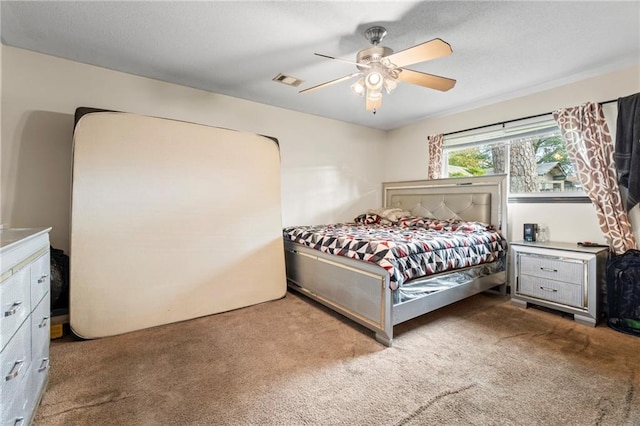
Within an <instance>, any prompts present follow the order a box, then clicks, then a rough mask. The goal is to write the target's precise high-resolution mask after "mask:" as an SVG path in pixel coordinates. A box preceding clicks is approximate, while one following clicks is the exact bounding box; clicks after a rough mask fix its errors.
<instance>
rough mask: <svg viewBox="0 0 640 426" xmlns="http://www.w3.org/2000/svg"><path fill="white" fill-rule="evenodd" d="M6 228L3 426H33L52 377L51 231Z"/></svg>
mask: <svg viewBox="0 0 640 426" xmlns="http://www.w3.org/2000/svg"><path fill="white" fill-rule="evenodd" d="M50 229H51V228H38V229H27V228H20V229H1V230H0V267H1V272H0V278H1V279H0V308H1V311H0V347H1V348H2V349H1V350H2V351H1V352H0V374H1V375H0V380H1V385H0V415H1V419H0V420H1V423H0V424H1V425H2V426H5V425H11V426H17V425H28V424H30V423H31V420H32V419H33V416H34V413H35V410H36V408H37V406H38V404H39V403H40V398H41V397H42V394H43V392H44V389H45V387H46V384H47V378H48V375H49V328H50V321H49V316H50V311H51V308H50V302H49V298H50V295H49V272H50V261H49V230H50Z"/></svg>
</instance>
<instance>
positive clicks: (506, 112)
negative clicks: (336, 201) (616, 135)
mask: <svg viewBox="0 0 640 426" xmlns="http://www.w3.org/2000/svg"><path fill="white" fill-rule="evenodd" d="M454 90H455V89H454ZM639 91H640V67H639V66H633V67H629V68H626V69H623V70H619V71H615V72H609V73H606V74H603V75H600V76H598V77H591V78H588V79H585V80H581V81H578V82H574V83H571V84H567V85H564V86H562V87H558V88H555V89H549V90H544V91H541V92H538V93H535V94H531V95H528V96H523V97H520V98H516V99H512V100H509V101H504V102H500V103H496V104H493V105H488V106H485V107H481V108H476V109H473V110H469V111H465V112H460V113H457V114H450V115H447V116H442V117H435V118H431V119H426V120H423V121H421V122H419V123H416V124H413V125H410V126H406V127H403V128H400V129H396V130H394V131H391V132H389V142H388V143H387V144H386V145H385V149H384V158H386V159H387V163H388V164H400V165H402V166H401V167H392V168H387V169H386V175H385V180H388V181H394V180H410V179H424V178H425V177H426V173H427V163H428V154H427V147H426V137H427V135H430V134H435V133H447V132H453V131H456V130H464V129H468V128H472V127H476V126H482V125H486V124H493V123H496V122H500V121H506V120H512V119H518V118H522V117H527V116H530V115H536V114H543V113H547V112H551V111H553V110H555V109H558V108H563V107H569V106H575V105H579V104H582V103H584V102H587V101H594V102H603V101H607V100H611V99H617V98H618V97H621V96H627V95H631V94H633V93H636V92H639ZM608 111H609V113H608V114H607V115H608V121H609V123H610V124H613V123H615V119H613V120H612V119H611V118H612V115H613V116H615V111H614V112H611V106H609V107H607V108H606V109H605V112H608ZM612 127H614V126H613V125H612ZM611 131H612V132H614V131H615V129H614V128H612V129H611ZM409 152H413V153H415V155H406V154H407V153H409ZM523 223H540V224H543V225H546V226H547V227H548V229H549V235H550V238H551V239H554V240H558V241H569V242H573V241H576V242H577V241H597V242H604V241H605V240H604V237H603V235H602V232H601V231H600V228H599V226H598V222H597V219H596V214H595V209H594V208H593V206H592V205H591V204H510V205H509V232H508V234H509V235H508V238H509V240H514V239H522V224H523ZM637 233H638V232H637V231H636V234H637Z"/></svg>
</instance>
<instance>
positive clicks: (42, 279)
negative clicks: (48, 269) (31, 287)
mask: <svg viewBox="0 0 640 426" xmlns="http://www.w3.org/2000/svg"><path fill="white" fill-rule="evenodd" d="M48 276H49V274H42V276H41V277H40V278H38V284H42V283H43V282H45V281H46V279H47V277H48Z"/></svg>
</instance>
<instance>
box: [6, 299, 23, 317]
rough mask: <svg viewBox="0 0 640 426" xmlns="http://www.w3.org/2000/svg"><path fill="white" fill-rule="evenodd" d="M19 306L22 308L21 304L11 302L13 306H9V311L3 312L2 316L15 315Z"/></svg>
mask: <svg viewBox="0 0 640 426" xmlns="http://www.w3.org/2000/svg"><path fill="white" fill-rule="evenodd" d="M21 306H22V302H13V305H11V309H9V310H8V311H5V313H4V316H5V317H10V316H11V315H15V314H16V313H18V311H19V310H20V307H21Z"/></svg>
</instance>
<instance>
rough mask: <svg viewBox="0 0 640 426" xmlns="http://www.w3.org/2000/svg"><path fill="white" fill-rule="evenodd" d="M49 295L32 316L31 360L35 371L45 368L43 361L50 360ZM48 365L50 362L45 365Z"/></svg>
mask: <svg viewBox="0 0 640 426" xmlns="http://www.w3.org/2000/svg"><path fill="white" fill-rule="evenodd" d="M50 312H51V308H50V296H49V293H47V295H46V296H45V297H44V299H42V300H41V301H40V304H39V305H38V306H37V307H36V308H35V309H34V310H33V313H32V314H31V358H32V359H33V366H32V367H31V368H32V369H34V370H38V369H42V368H43V360H48V359H49V331H50V329H51V318H50V317H51V314H50ZM44 364H45V365H48V362H46V363H44Z"/></svg>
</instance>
